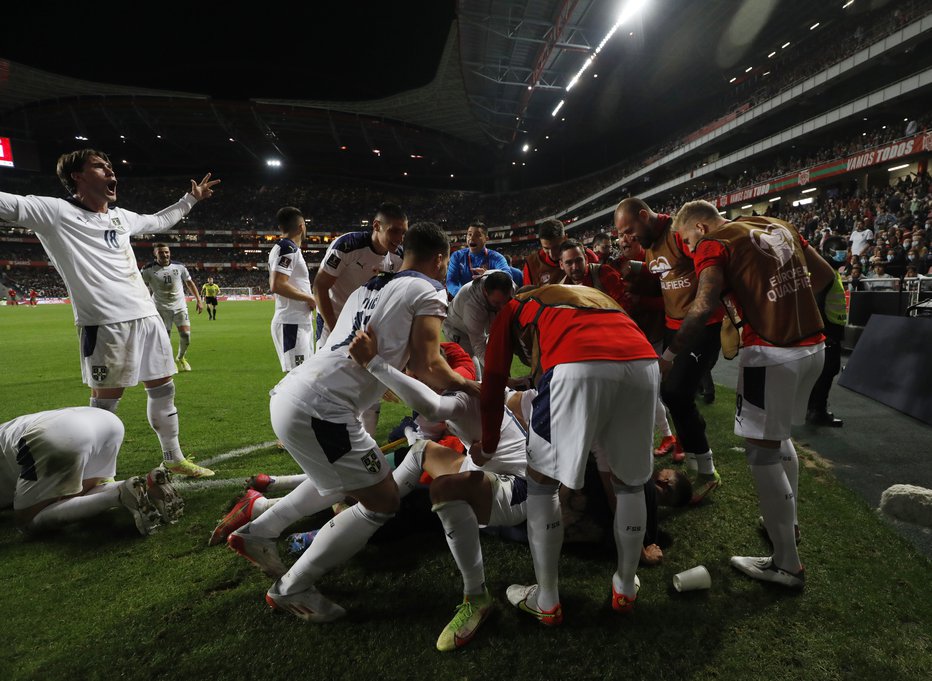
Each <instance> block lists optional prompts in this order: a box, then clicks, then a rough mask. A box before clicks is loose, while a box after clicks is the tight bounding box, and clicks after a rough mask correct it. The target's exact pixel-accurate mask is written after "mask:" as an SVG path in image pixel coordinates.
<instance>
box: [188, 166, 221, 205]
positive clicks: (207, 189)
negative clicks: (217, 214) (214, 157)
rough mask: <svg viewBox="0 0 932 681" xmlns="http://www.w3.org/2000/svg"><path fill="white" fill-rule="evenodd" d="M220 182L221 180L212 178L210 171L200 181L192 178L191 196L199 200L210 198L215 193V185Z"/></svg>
mask: <svg viewBox="0 0 932 681" xmlns="http://www.w3.org/2000/svg"><path fill="white" fill-rule="evenodd" d="M218 184H220V180H211V179H210V173H207V174H206V175H205V176H204V179H203V180H201V181H200V183H198V182H195V181H194V180H191V196H193V197H194V198H195V199H197V200H198V201H203V200H204V199H209V198H210V197H211V196H213V195H214V189H213V188H214V186H215V185H218Z"/></svg>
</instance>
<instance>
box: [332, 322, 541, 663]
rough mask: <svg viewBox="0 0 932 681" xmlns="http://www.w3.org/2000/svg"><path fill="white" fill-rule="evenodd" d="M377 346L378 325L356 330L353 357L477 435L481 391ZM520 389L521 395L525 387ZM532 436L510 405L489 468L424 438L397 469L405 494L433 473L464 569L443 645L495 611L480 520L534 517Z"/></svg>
mask: <svg viewBox="0 0 932 681" xmlns="http://www.w3.org/2000/svg"><path fill="white" fill-rule="evenodd" d="M378 351H379V348H378V341H377V339H376V337H375V334H374V332H371V331H370V332H369V333H365V332H362V331H359V332H357V334H356V338H355V339H354V340H353V342H352V343H350V348H349V352H350V356H352V358H353V359H354V360H356V361H357V362H358V363H359V364H360V365H362V366H364V367H366V369H367V370H368V371H369V373H371V374H372V375H373V376H374V377H375V378H377V379H378V380H379V382H380V383H381V384H382V385H384V386H386V387H387V388H389V389H390V390H391V391H392V392H394V393H395V394H396V395H397V396H398V397H399V398H401V400H402V401H404V402H405V404H407V405H408V406H410V407H411V408H412V409H414V410H415V411H416V412H418V413H419V414H421V415H423V416H425V417H426V418H428V419H430V420H432V421H445V422H446V424H447V428H448V429H449V431H450V432H451V433H453V434H454V435H455V436H456V437H458V438H459V439H460V440H461V441H462V442H464V443H473V442H476V441H478V439H479V438H480V437H481V435H482V422H481V420H480V417H479V399H478V398H477V397H475V396H472V395H469V394H467V393H465V392H462V391H461V392H455V393H448V394H444V395H439V394H437V393H436V392H434V391H432V390H431V389H430V388H428V387H427V386H426V385H424V384H423V383H421V382H420V381H417V380H415V379H414V378H411V377H410V376H406V375H405V374H403V373H402V372H401V371H399V370H398V369H396V368H394V367H392V366H391V365H389V364H388V363H387V362H385V360H383V359H382V357H380V356H379V355H378ZM513 395H514V396H515V398H514V399H516V400H517V401H520V393H513ZM526 438H527V433H526V432H525V430H524V429H523V428H522V427H521V425H520V424H519V422H518V421H517V420H516V419H515V417H514V416H513V415H512V413H511V411H510V410H508V409H505V413H504V416H503V418H502V420H501V429H500V440H499V446H498V449H497V451H496V453H495V458H494V459H492V461H489V462H487V461H485V460H482V461H481V464H482V465H484V469H483V468H482V467H480V466H479V465H477V464H476V462H474V461H473V459H472V458H471V457H470V456H464V455H463V454H460V453H459V452H457V451H455V450H453V449H449V448H447V447H443V446H441V445H439V444H437V443H435V442H430V441H429V440H418V441H417V442H416V443H415V444H414V445H413V446H412V447H411V449H410V450H408V454H407V455H406V456H405V458H404V460H403V461H402V462H401V464H400V465H399V466H398V468H397V469H396V470H395V472H394V478H395V482H396V483H397V485H398V490H399V493H400V495H401V496H404V495H406V494H408V493H409V492H411V491H412V490H413V489H414V488H415V487H416V486H417V484H418V481H419V479H420V477H421V472H422V471H426V472H427V473H428V474H429V475H430V476H431V477H432V478H433V482H431V484H430V500H431V503H432V507H431V510H432V511H434V512H435V513H436V514H437V515H438V516H439V518H440V521H441V523H443V529H444V533H445V534H446V538H447V544H448V546H449V547H450V552H451V553H452V554H453V559H454V561H456V566H457V567H458V568H459V571H460V573H461V574H462V576H463V602H462V603H461V604H460V605H458V606H457V608H456V615H455V616H454V617H453V619H452V620H451V621H450V623H449V624H448V625H447V626H446V627H445V628H444V630H443V631H442V632H441V634H440V638H438V639H437V649H438V650H441V651H449V650H454V649H456V648H459V647H461V646H464V645H466V644H467V643H469V641H470V640H472V638H473V636H474V635H475V633H476V631H477V629H478V627H479V625H480V624H482V622H483V621H484V620H485V619H486V618H487V617H488V616H489V614H490V613H491V611H492V606H493V604H494V601H493V600H492V596H491V594H490V593H489V590H488V589H487V588H486V584H485V568H484V566H483V561H482V549H481V547H480V545H479V528H480V527H485V526H489V525H491V526H513V525H518V524H520V523H522V522H524V521H525V519H526V518H527V513H526V511H525V500H526V498H527V484H526V482H525V480H524V471H525V469H526V467H527V457H526V455H525V441H526Z"/></svg>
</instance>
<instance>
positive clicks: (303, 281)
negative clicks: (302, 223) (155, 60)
mask: <svg viewBox="0 0 932 681" xmlns="http://www.w3.org/2000/svg"><path fill="white" fill-rule="evenodd" d="M269 271H270V272H281V273H282V274H287V275H288V283H290V284H291V285H292V286H294V287H295V288H296V289H298V290H299V291H303V292H304V293H307V294H308V295H310V294H311V277H310V274H308V271H307V263H306V262H304V255H303V254H302V253H301V249H300V248H298V247H297V245H295V242H294V241H292V240H291V239H279V240H278V241H276V242H275V245H274V246H272V252H271V253H269ZM272 321H273V322H277V323H279V324H310V323H311V308H310V307H309V306H308V304H307V303H306V302H304V301H303V300H292V299H291V298H286V297H285V296H280V295H278V294H276V295H275V314H273V315H272Z"/></svg>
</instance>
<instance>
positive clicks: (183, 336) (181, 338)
mask: <svg viewBox="0 0 932 681" xmlns="http://www.w3.org/2000/svg"><path fill="white" fill-rule="evenodd" d="M190 344H191V332H190V331H179V332H178V359H184V353H186V352H187V351H188V346H189V345H190Z"/></svg>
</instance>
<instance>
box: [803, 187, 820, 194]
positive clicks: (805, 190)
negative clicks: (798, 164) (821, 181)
mask: <svg viewBox="0 0 932 681" xmlns="http://www.w3.org/2000/svg"><path fill="white" fill-rule="evenodd" d="M816 189H817V188H816V187H811V188H809V189H803V190H802V192H801V193H802V194H809V193H810V192H814V191H816Z"/></svg>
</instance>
